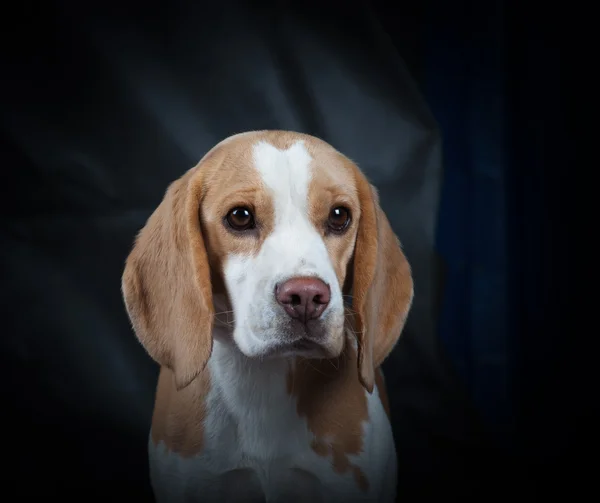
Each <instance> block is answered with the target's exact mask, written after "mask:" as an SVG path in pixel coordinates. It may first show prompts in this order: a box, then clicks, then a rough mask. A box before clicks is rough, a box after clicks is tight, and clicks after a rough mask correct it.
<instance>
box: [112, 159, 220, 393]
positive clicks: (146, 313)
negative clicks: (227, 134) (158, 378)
mask: <svg viewBox="0 0 600 503" xmlns="http://www.w3.org/2000/svg"><path fill="white" fill-rule="evenodd" d="M200 176H201V174H200V172H199V170H198V169H197V168H194V169H192V170H190V171H188V172H187V173H186V174H185V175H184V176H183V177H182V178H180V179H179V180H177V181H176V182H174V183H173V184H171V186H170V187H169V188H168V190H167V192H166V194H165V197H164V199H163V200H162V202H161V203H160V205H159V206H158V208H157V209H156V210H155V211H154V213H153V214H152V215H151V216H150V218H149V219H148V222H147V223H146V225H145V227H144V228H143V229H142V230H141V232H140V234H139V235H138V237H137V240H136V243H135V245H134V247H133V250H132V251H131V253H130V255H129V257H128V258H127V262H126V265H125V271H124V272H123V278H122V290H123V297H124V300H125V306H126V308H127V312H128V314H129V318H130V320H131V323H132V325H133V329H134V331H135V333H136V335H137V337H138V339H139V340H140V342H141V343H142V345H143V346H144V348H146V351H148V353H149V354H150V356H151V357H152V358H153V359H154V360H155V361H156V362H158V363H159V364H160V365H164V366H166V367H169V368H170V369H171V370H172V371H173V372H174V374H175V382H176V385H177V387H178V388H179V389H182V388H184V387H185V386H187V385H188V384H189V383H190V382H191V381H192V380H194V378H195V377H196V376H197V375H198V374H199V373H200V372H201V371H202V370H203V369H204V367H205V365H206V363H207V361H208V359H209V357H210V354H211V352H212V327H213V316H214V308H213V302H212V289H211V283H210V269H209V266H208V259H207V253H206V249H205V246H204V240H203V238H202V232H201V228H200V216H199V212H200V200H201V196H202V194H201V188H202V183H201V180H200Z"/></svg>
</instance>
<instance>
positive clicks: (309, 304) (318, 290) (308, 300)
mask: <svg viewBox="0 0 600 503" xmlns="http://www.w3.org/2000/svg"><path fill="white" fill-rule="evenodd" d="M275 298H276V299H277V302H279V304H281V306H283V308H284V309H285V311H286V312H287V313H288V314H289V315H290V316H291V317H292V318H294V319H297V320H299V321H301V322H303V323H306V322H307V321H309V320H315V319H317V318H318V317H319V316H321V314H323V311H325V308H326V307H327V305H328V304H329V300H330V298H331V292H330V290H329V286H328V285H326V284H325V283H324V282H323V281H321V280H320V279H317V278H292V279H288V280H287V281H286V282H285V283H282V284H280V285H277V287H276V288H275Z"/></svg>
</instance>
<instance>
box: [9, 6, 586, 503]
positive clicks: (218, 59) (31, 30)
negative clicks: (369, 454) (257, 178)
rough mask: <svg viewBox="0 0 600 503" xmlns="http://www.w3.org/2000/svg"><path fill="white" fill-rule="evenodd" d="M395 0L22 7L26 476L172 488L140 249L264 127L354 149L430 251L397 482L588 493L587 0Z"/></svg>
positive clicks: (395, 385) (20, 334) (391, 365)
mask: <svg viewBox="0 0 600 503" xmlns="http://www.w3.org/2000/svg"><path fill="white" fill-rule="evenodd" d="M392 4H393V3H392V2H381V1H380V2H370V3H368V4H367V3H363V4H360V3H357V2H352V3H350V2H348V3H343V4H342V3H327V2H312V1H308V2H303V3H299V2H296V3H295V5H292V4H291V3H289V2H287V3H286V2H252V3H246V4H244V3H242V2H237V3H234V2H225V1H221V2H216V3H214V4H213V3H209V2H204V3H203V2H185V1H183V0H174V1H170V2H155V3H151V4H137V3H133V2H126V1H122V2H99V1H95V0H94V1H91V2H87V3H83V2H74V1H63V2H58V1H53V2H45V3H43V4H42V3H41V2H36V3H34V2H21V3H20V4H19V5H18V7H17V6H11V10H10V11H8V10H6V11H5V12H4V14H3V16H2V18H1V21H0V23H1V25H2V34H1V35H0V36H1V41H2V49H1V55H2V58H1V62H2V65H1V70H0V71H1V72H2V79H1V84H0V85H1V87H0V91H1V98H0V100H1V101H0V106H1V108H0V112H1V113H0V170H1V171H0V173H1V181H2V183H1V187H2V197H1V198H0V205H1V207H0V212H1V213H0V215H1V217H0V218H1V220H0V221H1V227H0V237H1V240H2V241H1V243H2V246H1V249H0V254H1V255H0V259H1V260H0V264H1V265H0V268H1V269H0V270H1V278H2V288H1V290H0V295H1V304H2V311H3V316H2V319H3V320H4V323H3V328H2V337H1V346H0V347H1V353H0V354H1V356H0V358H1V361H0V368H1V369H2V372H3V379H2V394H3V396H2V402H1V403H2V417H3V419H4V421H5V429H4V446H5V447H4V449H3V453H4V456H3V462H4V465H5V466H6V467H7V468H8V471H6V468H5V470H3V477H4V478H5V481H6V482H7V484H6V485H7V487H13V488H18V491H19V494H21V495H22V496H23V497H24V498H25V497H28V496H32V495H33V494H34V493H35V494H44V495H47V496H50V495H56V496H61V497H66V496H69V497H70V496H73V497H78V498H80V499H81V498H85V499H86V500H93V499H103V498H112V499H115V498H117V499H119V498H121V497H132V498H133V497H135V501H151V493H150V491H149V486H148V475H147V460H146V442H147V435H148V431H149V423H150V415H151V411H152V405H153V394H154V385H155V379H156V375H157V368H156V366H155V365H154V364H153V363H152V362H151V361H150V359H149V358H148V357H147V356H146V354H145V353H144V351H143V349H142V348H141V347H140V345H139V344H138V343H137V341H136V339H135V337H134V336H133V333H132V332H131V329H130V327H129V323H128V320H127V317H126V314H125V310H124V308H123V305H122V301H121V297H120V291H119V288H120V275H121V272H122V268H123V262H124V259H125V257H126V256H127V254H128V252H129V250H130V247H131V244H132V242H133V238H134V235H135V233H136V232H137V231H138V230H139V229H140V228H141V227H142V226H143V224H144V222H145V220H146V218H147V217H148V216H149V214H150V213H151V212H152V211H153V209H154V208H155V207H156V205H157V204H158V203H159V201H160V199H161V198H162V195H163V193H164V190H165V188H166V186H167V185H168V184H169V183H170V182H171V181H172V180H174V179H175V178H177V177H179V176H180V175H181V174H182V173H183V172H184V171H186V170H187V169H188V168H189V167H191V166H193V165H194V164H195V163H196V162H197V161H198V160H199V159H200V158H201V157H202V155H203V154H204V153H205V152H206V151H207V150H208V149H209V148H210V147H212V146H213V145H214V144H215V143H217V142H218V141H220V140H221V139H223V138H225V137H226V136H229V135H230V134H233V133H236V132H241V131H245V130H252V129H265V128H269V129H292V130H298V131H302V132H307V133H311V134H314V135H316V136H319V137H321V138H323V139H325V140H327V141H329V142H330V143H332V144H333V145H334V146H335V147H337V148H338V149H340V150H341V151H342V152H344V153H346V154H347V155H349V156H350V157H351V158H353V159H354V160H355V161H356V162H357V163H358V164H359V165H360V166H361V167H362V169H363V170H364V171H365V172H366V173H367V175H368V176H369V177H370V178H371V180H372V181H373V182H374V183H375V185H377V186H378V187H379V189H380V192H381V197H382V204H383V206H384V209H385V210H386V212H387V213H388V216H389V218H390V220H391V222H392V225H393V226H394V228H395V230H396V231H397V233H398V235H399V236H400V238H401V240H402V241H403V244H404V247H405V250H406V253H407V256H408V258H409V260H410V262H411V264H412V265H413V268H414V274H415V282H416V298H415V305H414V308H413V311H412V313H411V315H410V318H409V322H408V325H407V328H406V330H405V333H404V334H403V336H402V338H401V341H400V343H399V345H398V347H397V349H396V350H395V351H394V353H393V354H392V356H391V357H390V359H389V360H388V361H387V362H386V364H385V371H386V377H387V382H388V388H389V391H390V398H391V402H392V414H393V426H394V431H395V437H396V442H397V444H398V453H399V456H400V468H399V472H400V473H399V475H400V480H399V484H400V487H399V490H400V494H401V496H402V498H401V500H404V501H428V500H429V498H432V497H436V498H437V497H443V498H444V499H445V500H446V501H465V500H467V501H471V500H473V501H475V500H478V501H479V500H487V501H490V500H494V501H495V500H501V499H502V500H503V499H504V498H505V497H518V498H528V499H529V501H532V500H534V501H537V500H541V499H542V498H545V497H546V496H548V495H551V496H554V497H557V496H558V495H563V494H564V495H568V496H569V497H571V498H572V497H575V498H576V497H577V494H579V493H582V492H583V491H584V488H586V487H587V486H588V484H589V483H591V481H592V477H593V475H594V472H593V471H592V469H593V467H594V466H597V462H596V463H595V465H594V461H589V460H593V459H594V458H595V457H596V456H595V452H597V451H595V449H596V447H595V446H596V440H597V433H596V428H595V422H593V420H594V419H595V413H596V412H597V405H596V401H597V392H596V391H595V389H594V384H595V379H594V355H595V353H594V351H593V350H592V348H591V342H590V343H587V342H588V341H585V340H584V341H583V343H582V339H581V338H580V337H577V335H578V334H579V333H580V332H581V331H580V330H579V329H577V330H576V329H575V321H574V320H576V319H578V317H577V316H575V309H576V305H577V302H576V294H577V292H578V290H577V289H576V288H574V285H575V283H576V282H578V281H580V280H582V278H583V280H585V279H586V277H585V276H583V277H582V276H581V275H579V271H578V266H581V262H582V258H581V257H580V256H579V255H578V254H577V253H576V250H578V248H577V245H578V241H577V239H578V236H580V234H579V233H577V232H575V229H574V225H573V222H574V221H576V220H577V219H578V217H579V214H578V213H577V211H576V206H577V205H576V203H575V202H573V201H575V200H576V199H577V190H578V186H577V183H578V177H577V173H580V171H578V169H579V165H580V164H581V161H579V160H577V157H576V156H575V155H574V152H575V146H574V138H575V131H574V129H575V127H576V125H577V121H575V120H574V119H573V118H572V117H571V115H570V114H571V113H572V108H571V107H569V106H568V105H569V100H570V99H571V96H572V95H571V94H570V93H569V92H567V90H566V82H567V78H568V77H569V76H570V75H571V73H570V70H569V69H568V68H567V66H568V65H570V63H571V60H572V58H573V53H572V52H569V51H568V50H567V48H566V41H567V39H568V38H569V37H566V36H565V31H564V30H565V29H566V28H568V27H569V25H570V23H569V20H568V17H567V11H566V10H565V8H564V6H555V7H553V6H549V5H544V7H543V8H540V6H538V5H534V4H533V3H531V4H529V3H527V2H520V3H514V4H513V3H511V2H503V1H489V2H483V1H466V0H458V1H453V2H449V1H444V0H428V1H420V2H404V3H399V4H395V3H394V5H392ZM579 322H581V320H579ZM592 327H593V325H592ZM594 331H595V332H597V329H595V328H591V329H587V330H585V333H586V334H589V335H590V337H592V338H593V335H594Z"/></svg>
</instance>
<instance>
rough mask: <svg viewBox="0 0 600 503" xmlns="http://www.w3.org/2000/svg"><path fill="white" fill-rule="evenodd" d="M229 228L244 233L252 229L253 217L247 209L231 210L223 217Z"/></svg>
mask: <svg viewBox="0 0 600 503" xmlns="http://www.w3.org/2000/svg"><path fill="white" fill-rule="evenodd" d="M225 219H226V220H227V223H228V224H229V226H230V227H231V228H232V229H234V230H236V231H246V230H248V229H253V228H254V216H253V215H252V212H251V211H250V210H249V209H248V208H244V207H238V208H233V209H232V210H231V211H230V212H229V213H227V217H225Z"/></svg>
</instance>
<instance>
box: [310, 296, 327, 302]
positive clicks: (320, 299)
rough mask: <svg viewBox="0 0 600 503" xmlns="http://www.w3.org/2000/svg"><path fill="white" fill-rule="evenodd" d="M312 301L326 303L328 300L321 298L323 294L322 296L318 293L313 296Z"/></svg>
mask: <svg viewBox="0 0 600 503" xmlns="http://www.w3.org/2000/svg"><path fill="white" fill-rule="evenodd" d="M313 302H314V303H315V304H327V302H328V301H325V300H324V299H323V296H322V295H321V294H319V295H315V296H314V297H313Z"/></svg>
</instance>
